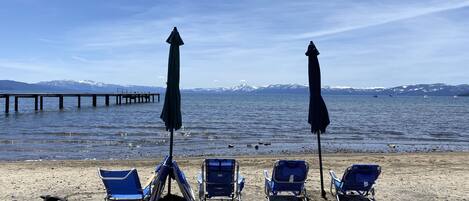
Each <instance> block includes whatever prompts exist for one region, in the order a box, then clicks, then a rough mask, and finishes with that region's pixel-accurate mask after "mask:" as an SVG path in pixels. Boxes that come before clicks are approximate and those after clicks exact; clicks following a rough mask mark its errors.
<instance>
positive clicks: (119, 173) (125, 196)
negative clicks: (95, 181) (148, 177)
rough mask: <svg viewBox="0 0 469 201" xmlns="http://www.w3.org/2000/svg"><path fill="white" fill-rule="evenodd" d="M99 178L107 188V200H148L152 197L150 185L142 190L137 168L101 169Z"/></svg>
mask: <svg viewBox="0 0 469 201" xmlns="http://www.w3.org/2000/svg"><path fill="white" fill-rule="evenodd" d="M99 176H100V177H101V179H102V180H103V183H104V186H105V187H106V193H107V195H106V197H105V198H104V199H105V200H146V199H147V198H148V197H149V195H150V185H148V186H146V187H145V188H143V189H142V186H141V184H140V179H139V178H138V173H137V170H136V169H135V168H133V169H131V170H103V169H99Z"/></svg>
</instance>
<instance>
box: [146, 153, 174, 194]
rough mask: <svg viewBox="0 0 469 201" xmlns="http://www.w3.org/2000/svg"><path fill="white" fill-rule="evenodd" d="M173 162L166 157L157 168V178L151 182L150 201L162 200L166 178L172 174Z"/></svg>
mask: <svg viewBox="0 0 469 201" xmlns="http://www.w3.org/2000/svg"><path fill="white" fill-rule="evenodd" d="M170 165H171V162H170V161H169V157H168V156H166V157H165V158H164V159H163V161H162V162H161V163H160V164H159V165H157V166H156V168H155V176H154V177H153V180H152V182H151V186H152V189H151V196H150V199H149V200H150V201H157V200H159V199H161V197H162V195H163V191H164V186H165V184H166V178H167V177H168V175H169V174H170V172H171V167H170Z"/></svg>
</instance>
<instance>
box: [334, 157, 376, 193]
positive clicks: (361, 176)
mask: <svg viewBox="0 0 469 201" xmlns="http://www.w3.org/2000/svg"><path fill="white" fill-rule="evenodd" d="M329 174H330V175H331V189H330V190H331V194H332V195H334V196H335V197H336V199H337V200H338V201H340V200H347V199H348V198H350V197H360V198H363V199H371V200H375V190H374V184H375V182H376V180H377V179H378V176H379V175H380V174H381V167H380V166H379V165H368V164H354V165H352V166H351V167H348V168H347V170H345V173H344V175H343V177H342V180H340V179H339V178H338V177H337V176H336V175H335V173H334V171H332V170H331V171H330V172H329ZM333 188H334V189H335V191H333Z"/></svg>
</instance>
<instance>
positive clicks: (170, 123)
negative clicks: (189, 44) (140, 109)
mask: <svg viewBox="0 0 469 201" xmlns="http://www.w3.org/2000/svg"><path fill="white" fill-rule="evenodd" d="M166 42H167V43H169V44H171V46H170V48H169V59H168V78H167V82H166V93H165V97H164V106H163V111H162V112H161V116H160V117H161V119H162V120H163V121H164V124H165V126H166V130H167V131H170V132H171V136H170V140H169V161H173V132H174V130H178V129H180V128H181V126H182V115H181V93H180V91H179V74H180V72H179V71H180V62H179V46H181V45H183V44H184V42H183V41H182V39H181V36H179V32H178V30H177V28H176V27H174V29H173V31H172V32H171V35H170V36H169V37H168V39H167V40H166ZM168 180H169V181H168V194H171V178H169V179H168Z"/></svg>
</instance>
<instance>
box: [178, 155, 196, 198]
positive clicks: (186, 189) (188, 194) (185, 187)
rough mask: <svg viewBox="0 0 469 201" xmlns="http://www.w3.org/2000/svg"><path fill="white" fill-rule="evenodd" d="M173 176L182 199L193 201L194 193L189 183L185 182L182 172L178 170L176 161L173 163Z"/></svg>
mask: <svg viewBox="0 0 469 201" xmlns="http://www.w3.org/2000/svg"><path fill="white" fill-rule="evenodd" d="M173 175H174V177H175V179H176V182H177V183H178V185H179V189H181V192H182V195H183V196H184V199H186V200H187V201H195V196H194V192H193V191H192V188H191V186H190V185H189V182H187V179H186V175H184V172H182V171H181V169H179V166H178V164H177V163H176V161H173Z"/></svg>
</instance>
